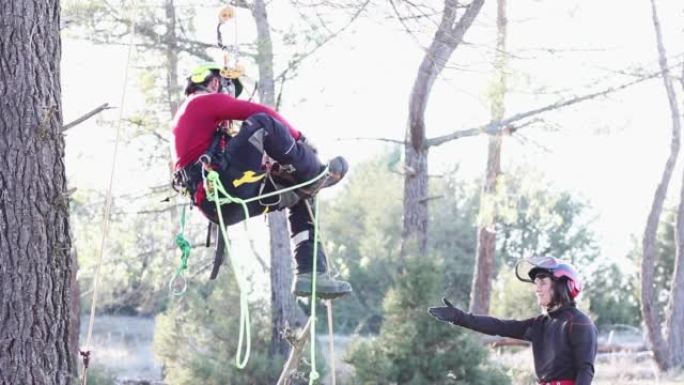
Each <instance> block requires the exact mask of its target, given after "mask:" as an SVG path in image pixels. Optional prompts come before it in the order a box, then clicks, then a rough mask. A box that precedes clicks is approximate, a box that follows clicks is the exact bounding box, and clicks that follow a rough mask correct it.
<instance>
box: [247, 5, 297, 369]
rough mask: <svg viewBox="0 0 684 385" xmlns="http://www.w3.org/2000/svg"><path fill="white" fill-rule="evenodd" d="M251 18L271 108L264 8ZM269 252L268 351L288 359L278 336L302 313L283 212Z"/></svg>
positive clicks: (263, 96)
mask: <svg viewBox="0 0 684 385" xmlns="http://www.w3.org/2000/svg"><path fill="white" fill-rule="evenodd" d="M252 15H253V17H254V20H255V21H256V24H257V63H258V65H259V100H261V102H262V103H264V104H268V105H271V106H273V105H274V104H275V86H274V84H275V82H274V79H273V47H272V44H271V33H270V28H269V24H268V15H267V13H266V5H265V3H264V1H263V0H256V1H255V2H254V4H253V6H252ZM268 226H269V232H270V236H271V237H270V238H271V241H270V249H271V270H270V273H271V317H272V318H271V348H270V353H271V354H274V355H279V356H282V357H283V359H284V358H285V357H287V355H288V354H289V352H290V345H289V344H288V343H287V341H286V340H284V339H283V338H282V336H281V332H282V331H283V330H285V329H286V328H287V327H288V326H290V327H296V326H298V325H300V324H301V323H302V320H303V319H304V314H303V312H302V311H301V309H300V308H299V307H298V306H297V302H296V300H295V298H294V296H293V295H292V293H291V287H292V280H293V274H292V250H291V248H290V238H289V231H288V224H287V218H286V217H285V213H284V212H282V211H280V212H275V213H271V214H269V215H268Z"/></svg>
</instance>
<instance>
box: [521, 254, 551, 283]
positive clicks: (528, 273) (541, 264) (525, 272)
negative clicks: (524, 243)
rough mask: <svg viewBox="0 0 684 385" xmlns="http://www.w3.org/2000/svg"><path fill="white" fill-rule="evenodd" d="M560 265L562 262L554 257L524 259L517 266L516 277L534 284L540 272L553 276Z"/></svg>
mask: <svg viewBox="0 0 684 385" xmlns="http://www.w3.org/2000/svg"><path fill="white" fill-rule="evenodd" d="M559 265H560V261H559V260H558V259H556V258H553V257H530V258H524V259H521V260H519V261H518V263H516V264H515V276H516V277H518V279H519V280H521V281H523V282H534V278H535V276H536V275H537V274H538V273H540V272H546V273H548V274H549V275H551V276H553V271H554V270H555V269H557V268H558V266H559Z"/></svg>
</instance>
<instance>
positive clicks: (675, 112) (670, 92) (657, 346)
mask: <svg viewBox="0 0 684 385" xmlns="http://www.w3.org/2000/svg"><path fill="white" fill-rule="evenodd" d="M651 10H652V20H653V25H654V28H655V32H656V43H657V47H658V57H659V64H660V71H661V76H662V79H663V84H664V86H665V91H666V93H667V97H668V101H669V103H670V112H671V117H672V138H671V142H670V154H669V156H668V158H667V162H666V163H665V169H664V170H663V174H662V176H661V179H660V183H659V184H658V187H657V188H656V192H655V195H654V197H653V202H652V204H651V210H650V212H649V214H648V219H647V221H646V228H645V229H644V235H643V240H642V252H643V257H642V261H641V312H642V314H643V318H644V322H645V324H646V330H647V334H648V338H649V340H650V342H651V345H652V349H653V356H654V359H655V361H656V363H657V364H658V367H659V368H660V369H662V370H668V369H669V368H671V367H672V365H674V364H676V363H675V362H674V360H673V358H674V357H673V354H672V353H673V352H674V351H676V350H679V351H680V353H681V350H682V349H684V347H682V346H681V341H682V340H681V338H682V333H684V332H683V331H682V330H681V325H682V324H681V318H679V321H680V324H679V326H678V329H679V330H676V329H677V327H674V328H673V330H671V333H670V334H671V336H670V337H671V338H672V337H675V338H677V339H679V343H680V345H679V346H678V347H674V346H672V345H673V344H674V342H676V341H672V340H670V341H668V340H667V339H665V338H664V336H663V331H662V329H661V324H662V320H661V319H660V317H659V316H658V310H657V309H656V307H655V306H656V293H655V283H654V276H655V259H656V258H657V252H658V251H657V244H656V238H657V232H658V224H659V221H660V215H661V213H662V211H663V204H664V202H665V198H666V197H667V190H668V187H669V184H670V180H671V179H672V172H673V170H674V167H675V164H676V162H677V156H678V154H679V149H680V141H681V121H680V114H679V108H678V106H677V99H676V95H675V93H674V87H673V86H672V80H671V79H670V74H669V69H668V66H667V59H666V54H665V48H664V46H663V41H662V36H661V32H660V24H659V21H658V15H657V10H656V6H655V3H654V2H653V0H651ZM683 194H684V192H683ZM682 199H683V200H682V201H681V202H680V206H679V211H678V215H677V230H676V238H677V240H676V243H677V257H676V265H675V266H676V271H677V273H676V274H675V276H674V277H673V278H674V279H675V280H674V282H673V284H674V285H675V286H672V290H673V293H672V294H673V296H672V297H671V299H670V300H671V301H673V300H678V301H679V302H680V303H679V304H677V303H674V305H675V309H674V310H676V312H677V309H676V307H677V306H679V307H680V309H679V312H678V315H677V317H682V313H681V306H682V305H681V301H682V299H683V298H682V294H681V290H682V279H681V278H677V276H679V275H681V274H682V269H681V264H682V261H681V257H680V256H681V242H682V239H683V238H682V235H683V233H682V231H684V229H682V227H683V225H682V223H681V221H682V211H683V210H684V208H683V207H682V205H683V204H684V196H683V197H682ZM675 296H676V298H675ZM671 304H672V302H671ZM673 314H674V313H673ZM674 318H675V317H672V316H671V317H670V322H671V321H672V320H673V319H674ZM670 322H668V324H667V325H668V326H670V327H673V326H676V325H672V324H671V323H670ZM680 363H681V362H680Z"/></svg>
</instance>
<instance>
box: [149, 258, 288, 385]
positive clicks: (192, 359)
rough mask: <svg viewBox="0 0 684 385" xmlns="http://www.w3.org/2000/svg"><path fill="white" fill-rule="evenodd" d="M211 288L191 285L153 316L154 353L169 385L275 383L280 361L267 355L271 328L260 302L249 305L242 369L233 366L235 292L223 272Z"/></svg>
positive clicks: (236, 316) (236, 318) (237, 311)
mask: <svg viewBox="0 0 684 385" xmlns="http://www.w3.org/2000/svg"><path fill="white" fill-rule="evenodd" d="M223 273H224V274H222V277H221V278H220V279H218V280H216V281H215V282H212V283H211V284H206V285H200V284H199V283H198V282H190V283H189V289H188V292H187V293H186V294H185V295H184V296H183V297H180V298H178V299H176V300H175V301H174V303H173V304H172V305H171V306H169V309H168V310H167V311H166V312H164V313H163V314H160V315H159V316H157V320H156V322H157V326H156V331H155V341H154V350H155V354H156V356H157V357H158V359H159V360H160V362H161V363H162V365H163V367H164V380H165V381H166V383H167V384H169V385H191V384H193V385H194V384H204V385H247V384H267V383H274V382H275V381H276V379H277V378H278V375H279V373H280V369H281V368H282V362H280V360H277V359H272V358H271V357H269V355H268V349H269V341H270V335H269V334H270V326H269V323H268V321H269V320H268V317H266V316H265V314H264V312H263V309H266V307H265V306H263V304H251V306H250V317H251V320H250V321H251V330H252V339H251V342H252V347H251V355H250V359H249V363H248V365H247V367H246V368H245V369H242V370H238V369H237V367H236V366H235V354H236V350H237V343H238V331H239V329H238V328H239V317H240V306H239V303H240V301H239V294H238V291H237V287H236V285H235V282H234V279H233V277H232V275H231V274H230V272H229V271H228V270H226V271H225V272H223Z"/></svg>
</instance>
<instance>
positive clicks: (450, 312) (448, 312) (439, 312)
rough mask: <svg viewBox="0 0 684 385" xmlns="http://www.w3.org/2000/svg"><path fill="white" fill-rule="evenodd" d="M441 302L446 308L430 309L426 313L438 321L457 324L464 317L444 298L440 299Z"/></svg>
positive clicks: (460, 311) (461, 312) (459, 310)
mask: <svg viewBox="0 0 684 385" xmlns="http://www.w3.org/2000/svg"><path fill="white" fill-rule="evenodd" d="M442 302H444V304H445V305H446V306H436V307H431V308H429V309H428V313H430V315H432V316H433V317H435V318H437V319H438V320H440V321H443V322H451V323H455V324H457V323H458V322H459V321H460V320H461V318H462V317H463V315H464V313H463V311H462V310H461V309H458V308H456V307H454V305H452V304H451V302H449V300H448V299H446V298H442Z"/></svg>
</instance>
